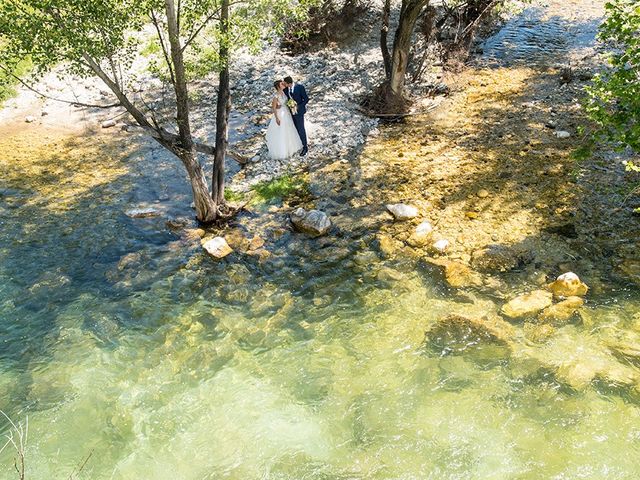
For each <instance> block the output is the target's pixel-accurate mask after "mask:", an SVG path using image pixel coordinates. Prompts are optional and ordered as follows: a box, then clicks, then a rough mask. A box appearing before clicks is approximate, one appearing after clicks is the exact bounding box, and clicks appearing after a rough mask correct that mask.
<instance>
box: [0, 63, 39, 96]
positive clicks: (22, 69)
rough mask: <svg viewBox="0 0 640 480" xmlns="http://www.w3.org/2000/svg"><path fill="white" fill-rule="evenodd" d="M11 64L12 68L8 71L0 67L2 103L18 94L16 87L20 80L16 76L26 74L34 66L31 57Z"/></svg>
mask: <svg viewBox="0 0 640 480" xmlns="http://www.w3.org/2000/svg"><path fill="white" fill-rule="evenodd" d="M11 65H12V66H11V69H10V70H7V71H4V70H3V69H2V68H0V105H1V104H2V102H4V101H5V100H8V99H9V98H11V97H13V96H14V95H15V94H16V90H15V87H16V85H17V84H18V81H17V80H16V78H15V77H23V76H25V75H26V74H27V73H28V72H29V71H31V68H32V63H31V60H30V59H29V58H27V59H25V60H18V61H17V62H12V63H11Z"/></svg>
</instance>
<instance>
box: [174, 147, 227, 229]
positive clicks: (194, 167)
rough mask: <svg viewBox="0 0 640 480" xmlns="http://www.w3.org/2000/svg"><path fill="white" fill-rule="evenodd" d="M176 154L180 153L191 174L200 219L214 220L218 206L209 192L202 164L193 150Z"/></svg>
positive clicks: (195, 203) (210, 221)
mask: <svg viewBox="0 0 640 480" xmlns="http://www.w3.org/2000/svg"><path fill="white" fill-rule="evenodd" d="M176 155H178V157H179V158H180V160H181V161H182V163H183V164H184V166H185V168H186V169H187V173H188V174H189V181H190V182H191V191H192V192H193V203H194V205H195V207H196V217H197V218H198V221H199V222H200V223H203V224H208V223H212V222H214V221H215V220H216V218H217V216H218V208H217V205H216V203H215V202H214V201H213V199H212V198H211V194H210V193H209V186H208V185H207V179H206V177H205V174H204V170H203V169H202V166H201V165H200V163H199V162H198V160H197V159H196V158H195V156H194V155H193V153H192V152H187V151H185V150H182V151H180V152H176Z"/></svg>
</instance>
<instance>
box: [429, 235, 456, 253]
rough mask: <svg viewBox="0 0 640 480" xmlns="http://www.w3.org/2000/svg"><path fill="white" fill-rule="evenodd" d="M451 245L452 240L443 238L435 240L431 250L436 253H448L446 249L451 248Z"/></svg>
mask: <svg viewBox="0 0 640 480" xmlns="http://www.w3.org/2000/svg"><path fill="white" fill-rule="evenodd" d="M450 246H451V242H449V240H447V239H444V238H443V239H441V240H437V241H435V242H433V243H432V244H431V247H430V250H431V251H432V252H434V253H446V251H447V250H449V247H450Z"/></svg>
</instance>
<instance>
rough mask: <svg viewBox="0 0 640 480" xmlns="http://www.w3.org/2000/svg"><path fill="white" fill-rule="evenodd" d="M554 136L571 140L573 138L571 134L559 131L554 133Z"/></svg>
mask: <svg viewBox="0 0 640 480" xmlns="http://www.w3.org/2000/svg"><path fill="white" fill-rule="evenodd" d="M554 135H555V136H556V138H569V137H570V136H571V134H570V133H569V132H567V131H565V130H558V131H556V132H554Z"/></svg>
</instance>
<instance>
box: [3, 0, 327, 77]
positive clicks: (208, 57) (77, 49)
mask: <svg viewBox="0 0 640 480" xmlns="http://www.w3.org/2000/svg"><path fill="white" fill-rule="evenodd" d="M317 1H318V0H238V1H232V2H231V4H232V8H231V15H230V19H229V24H230V27H231V28H230V29H229V33H228V35H225V36H224V38H223V35H222V34H221V28H220V21H219V15H218V14H219V10H220V6H221V0H181V1H180V2H176V3H177V4H178V5H179V12H178V13H179V22H180V37H181V41H182V44H183V45H185V49H184V55H185V61H186V64H187V70H188V75H189V77H190V78H195V77H198V76H202V75H204V74H206V73H208V72H210V71H212V70H220V69H221V68H222V67H223V66H224V65H225V64H226V63H227V62H228V61H229V58H224V59H221V58H219V54H218V52H219V51H220V46H221V45H226V46H227V47H229V54H230V57H232V55H233V53H234V52H236V51H237V50H239V49H242V48H248V49H249V50H251V51H254V52H255V51H257V50H258V49H259V48H260V47H261V46H262V45H263V43H264V41H265V40H270V39H271V38H273V37H274V36H276V35H279V34H281V33H282V31H283V29H284V28H285V26H284V25H285V21H286V20H287V19H289V18H305V17H306V15H307V11H308V8H309V6H310V5H313V4H314V3H315V2H317ZM164 11H165V10H164V1H162V0H46V1H42V0H10V1H2V2H0V44H1V45H3V46H4V47H3V48H2V50H1V51H0V65H2V66H4V67H6V68H11V69H13V68H15V67H16V65H17V62H18V60H16V59H22V58H26V57H27V56H30V58H31V59H32V62H33V66H34V71H35V73H39V74H41V73H44V72H46V71H48V70H50V69H51V68H52V66H54V65H63V66H64V67H65V68H66V70H67V71H68V72H69V73H73V74H79V75H82V76H88V75H92V74H93V73H92V72H91V70H90V69H89V66H88V62H87V56H89V57H91V58H92V59H95V60H96V61H97V62H98V63H100V64H101V65H102V66H103V68H104V69H105V71H108V72H109V73H110V74H112V73H113V75H114V76H116V77H117V76H118V75H119V74H122V75H123V76H126V74H127V72H128V71H129V70H130V68H131V66H132V62H133V60H134V58H135V56H136V55H137V54H143V55H145V56H148V57H149V58H150V59H151V65H152V69H154V71H156V73H158V74H159V76H161V78H169V71H168V66H167V65H166V58H165V56H164V54H163V49H162V46H163V44H164V46H165V47H166V48H167V49H168V38H167V33H166V32H167V29H166V18H165V16H164ZM152 17H154V18H155V19H156V21H157V23H158V26H159V30H160V33H158V32H156V31H155V28H154V29H153V32H154V38H153V40H151V43H149V35H148V32H149V30H148V29H147V27H148V26H149V25H150V24H151V18H152ZM163 71H164V72H165V73H166V75H161V73H162V72H163ZM120 72H123V73H120ZM123 83H124V82H123Z"/></svg>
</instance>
